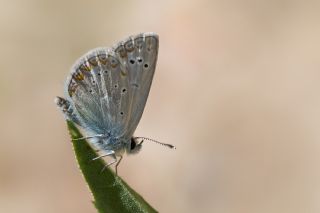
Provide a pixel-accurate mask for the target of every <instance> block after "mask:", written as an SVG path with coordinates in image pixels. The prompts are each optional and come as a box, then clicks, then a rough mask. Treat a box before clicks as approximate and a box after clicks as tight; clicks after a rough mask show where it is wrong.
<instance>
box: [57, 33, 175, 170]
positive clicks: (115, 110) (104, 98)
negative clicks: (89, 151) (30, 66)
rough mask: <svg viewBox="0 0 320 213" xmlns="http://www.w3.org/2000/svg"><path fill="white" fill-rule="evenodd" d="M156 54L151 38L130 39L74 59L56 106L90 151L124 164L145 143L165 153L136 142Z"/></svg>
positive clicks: (156, 41)
mask: <svg viewBox="0 0 320 213" xmlns="http://www.w3.org/2000/svg"><path fill="white" fill-rule="evenodd" d="M158 49H159V38H158V35H157V34H155V33H141V34H138V35H135V36H130V37H128V38H126V39H124V40H122V41H120V42H118V43H117V44H115V45H114V46H113V47H112V48H102V47H101V48H96V49H93V50H91V51H89V52H88V53H86V54H85V55H83V56H82V57H80V59H78V61H77V62H76V63H75V64H74V65H73V67H72V68H71V74H70V75H69V77H68V78H67V81H66V83H65V98H62V97H56V99H55V103H56V105H57V106H58V108H59V109H60V110H61V111H62V113H63V114H64V116H65V118H66V119H67V120H70V121H72V122H73V123H75V124H76V125H77V126H78V127H80V129H81V130H82V131H83V132H84V134H85V137H84V138H81V139H88V141H89V143H90V145H92V146H93V147H94V148H95V149H97V150H99V151H101V152H102V153H103V154H101V155H100V156H98V157H97V158H94V159H93V160H96V159H99V158H102V157H106V156H110V157H112V158H113V161H112V162H110V163H108V164H107V165H106V166H110V165H112V164H116V166H115V169H116V173H117V167H118V165H119V163H120V161H121V160H122V156H123V154H124V152H126V153H127V154H135V153H138V152H139V151H140V149H141V147H142V143H143V142H144V141H145V140H149V141H153V142H156V143H159V144H161V145H164V146H167V147H169V148H175V147H174V146H173V145H170V144H165V143H160V142H158V141H155V140H152V139H149V138H145V137H134V136H133V134H134V131H135V130H136V128H137V125H138V123H139V121H140V119H141V116H142V113H143V110H144V107H145V105H146V101H147V98H148V95H149V91H150V87H151V84H152V79H153V76H154V72H155V68H156V63H157V57H158Z"/></svg>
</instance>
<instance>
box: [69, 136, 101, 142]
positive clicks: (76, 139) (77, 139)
mask: <svg viewBox="0 0 320 213" xmlns="http://www.w3.org/2000/svg"><path fill="white" fill-rule="evenodd" d="M99 137H103V135H102V134H98V135H92V136H86V137H82V138H75V139H72V140H73V141H79V140H83V139H90V138H99Z"/></svg>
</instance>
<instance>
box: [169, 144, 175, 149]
mask: <svg viewBox="0 0 320 213" xmlns="http://www.w3.org/2000/svg"><path fill="white" fill-rule="evenodd" d="M169 147H170V148H171V149H177V147H175V146H173V145H170V146H169Z"/></svg>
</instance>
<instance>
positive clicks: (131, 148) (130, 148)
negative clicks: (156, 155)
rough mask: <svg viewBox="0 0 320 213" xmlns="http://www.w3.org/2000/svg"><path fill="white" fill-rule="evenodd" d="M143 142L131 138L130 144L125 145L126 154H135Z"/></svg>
mask: <svg viewBox="0 0 320 213" xmlns="http://www.w3.org/2000/svg"><path fill="white" fill-rule="evenodd" d="M142 143H143V140H139V139H138V138H134V137H132V138H131V139H130V143H129V144H128V145H127V153H128V154H137V153H138V152H139V151H140V150H141V147H142Z"/></svg>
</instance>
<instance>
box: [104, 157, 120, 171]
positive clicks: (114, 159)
mask: <svg viewBox="0 0 320 213" xmlns="http://www.w3.org/2000/svg"><path fill="white" fill-rule="evenodd" d="M110 156H111V157H112V158H113V161H112V162H110V163H108V164H107V165H105V166H104V167H103V168H102V170H101V173H102V172H103V171H104V170H105V169H106V168H107V167H108V166H111V165H112V164H114V163H116V162H117V157H116V155H115V154H111V155H110ZM116 173H117V171H116Z"/></svg>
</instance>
